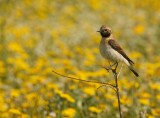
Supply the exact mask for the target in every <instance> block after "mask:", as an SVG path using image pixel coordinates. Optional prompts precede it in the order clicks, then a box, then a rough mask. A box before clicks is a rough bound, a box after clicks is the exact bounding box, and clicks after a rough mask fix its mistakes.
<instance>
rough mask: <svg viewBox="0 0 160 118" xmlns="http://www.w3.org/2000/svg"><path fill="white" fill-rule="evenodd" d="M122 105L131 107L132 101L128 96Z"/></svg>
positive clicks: (124, 98) (122, 99) (123, 99)
mask: <svg viewBox="0 0 160 118" xmlns="http://www.w3.org/2000/svg"><path fill="white" fill-rule="evenodd" d="M121 103H122V104H124V105H131V104H132V101H131V100H130V99H129V98H128V97H127V96H126V97H122V98H121Z"/></svg>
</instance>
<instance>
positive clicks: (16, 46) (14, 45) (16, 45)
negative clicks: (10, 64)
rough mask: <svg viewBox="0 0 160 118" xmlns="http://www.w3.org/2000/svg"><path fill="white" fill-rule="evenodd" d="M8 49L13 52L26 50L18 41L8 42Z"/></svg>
mask: <svg viewBox="0 0 160 118" xmlns="http://www.w3.org/2000/svg"><path fill="white" fill-rule="evenodd" d="M8 49H9V50H10V51H12V52H18V53H22V52H24V50H23V48H22V46H21V45H20V44H19V43H17V42H10V43H9V44H8Z"/></svg>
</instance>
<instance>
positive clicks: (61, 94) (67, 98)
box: [56, 89, 75, 103]
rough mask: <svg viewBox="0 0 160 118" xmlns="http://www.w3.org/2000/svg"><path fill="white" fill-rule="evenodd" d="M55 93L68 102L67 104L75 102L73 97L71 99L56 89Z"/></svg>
mask: <svg viewBox="0 0 160 118" xmlns="http://www.w3.org/2000/svg"><path fill="white" fill-rule="evenodd" d="M56 93H57V94H59V95H60V97H62V98H64V99H66V100H68V101H69V102H72V103H74V102H75V99H74V98H73V97H71V96H70V95H68V94H65V93H63V92H62V91H60V90H58V89H57V90H56Z"/></svg>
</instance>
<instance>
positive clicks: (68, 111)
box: [62, 108, 76, 118]
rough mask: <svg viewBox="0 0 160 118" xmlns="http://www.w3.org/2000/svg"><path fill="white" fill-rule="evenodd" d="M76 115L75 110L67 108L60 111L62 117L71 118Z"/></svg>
mask: <svg viewBox="0 0 160 118" xmlns="http://www.w3.org/2000/svg"><path fill="white" fill-rule="evenodd" d="M75 114H76V110H75V109H74V108H67V109H65V110H63V111H62V115H63V117H67V118H73V117H74V116H75Z"/></svg>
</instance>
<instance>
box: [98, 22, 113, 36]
mask: <svg viewBox="0 0 160 118" xmlns="http://www.w3.org/2000/svg"><path fill="white" fill-rule="evenodd" d="M97 32H99V33H100V34H101V36H102V37H104V38H108V37H109V36H110V35H111V34H112V30H111V29H110V28H109V27H107V26H106V25H102V26H101V27H100V30H99V31H97Z"/></svg>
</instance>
